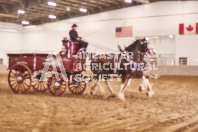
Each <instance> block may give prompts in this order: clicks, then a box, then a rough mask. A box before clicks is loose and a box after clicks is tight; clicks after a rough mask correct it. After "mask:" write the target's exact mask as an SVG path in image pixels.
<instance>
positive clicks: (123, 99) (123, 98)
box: [117, 94, 126, 101]
mask: <svg viewBox="0 0 198 132" xmlns="http://www.w3.org/2000/svg"><path fill="white" fill-rule="evenodd" d="M117 96H118V98H119V99H120V100H122V101H126V100H125V97H124V94H118V95H117Z"/></svg>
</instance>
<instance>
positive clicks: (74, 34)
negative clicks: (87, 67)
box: [69, 24, 88, 51]
mask: <svg viewBox="0 0 198 132" xmlns="http://www.w3.org/2000/svg"><path fill="white" fill-rule="evenodd" d="M77 27H78V26H77V25H76V24H73V25H72V30H70V31H69V36H70V39H71V41H73V42H78V43H79V47H80V49H81V50H82V49H83V50H84V51H86V49H87V46H88V43H87V42H85V41H83V40H82V37H78V33H77V31H76V29H77Z"/></svg>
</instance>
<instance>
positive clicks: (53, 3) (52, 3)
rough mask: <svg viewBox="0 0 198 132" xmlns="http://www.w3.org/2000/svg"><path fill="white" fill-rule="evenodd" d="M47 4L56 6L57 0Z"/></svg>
mask: <svg viewBox="0 0 198 132" xmlns="http://www.w3.org/2000/svg"><path fill="white" fill-rule="evenodd" d="M47 4H48V5H50V6H56V3H55V2H48V3H47Z"/></svg>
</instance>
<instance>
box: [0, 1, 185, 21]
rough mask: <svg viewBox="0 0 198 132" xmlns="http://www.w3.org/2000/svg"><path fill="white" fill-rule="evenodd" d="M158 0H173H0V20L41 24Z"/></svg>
mask: <svg viewBox="0 0 198 132" xmlns="http://www.w3.org/2000/svg"><path fill="white" fill-rule="evenodd" d="M157 1H173V0H133V2H132V3H126V2H125V0H0V22H10V23H18V24H20V23H21V22H22V21H29V22H30V24H31V25H39V24H43V23H49V22H54V21H60V20H64V19H69V18H73V17H78V16H84V15H89V14H95V13H99V12H105V11H109V10H114V9H120V8H124V7H130V6H137V5H141V4H147V3H152V2H157ZM181 1H182V0H181ZM48 2H54V3H56V6H50V5H49V4H48ZM80 8H83V9H87V12H80V11H79V9H80ZM18 10H22V11H25V14H20V13H18ZM49 15H53V16H52V18H53V17H54V16H56V19H50V18H49Z"/></svg>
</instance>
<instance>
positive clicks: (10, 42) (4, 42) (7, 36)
mask: <svg viewBox="0 0 198 132" xmlns="http://www.w3.org/2000/svg"><path fill="white" fill-rule="evenodd" d="M21 29H22V26H21V25H18V24H10V23H3V22H0V40H1V41H0V58H2V59H3V64H5V65H7V63H8V60H7V55H6V52H7V51H16V50H22V33H21Z"/></svg>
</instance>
